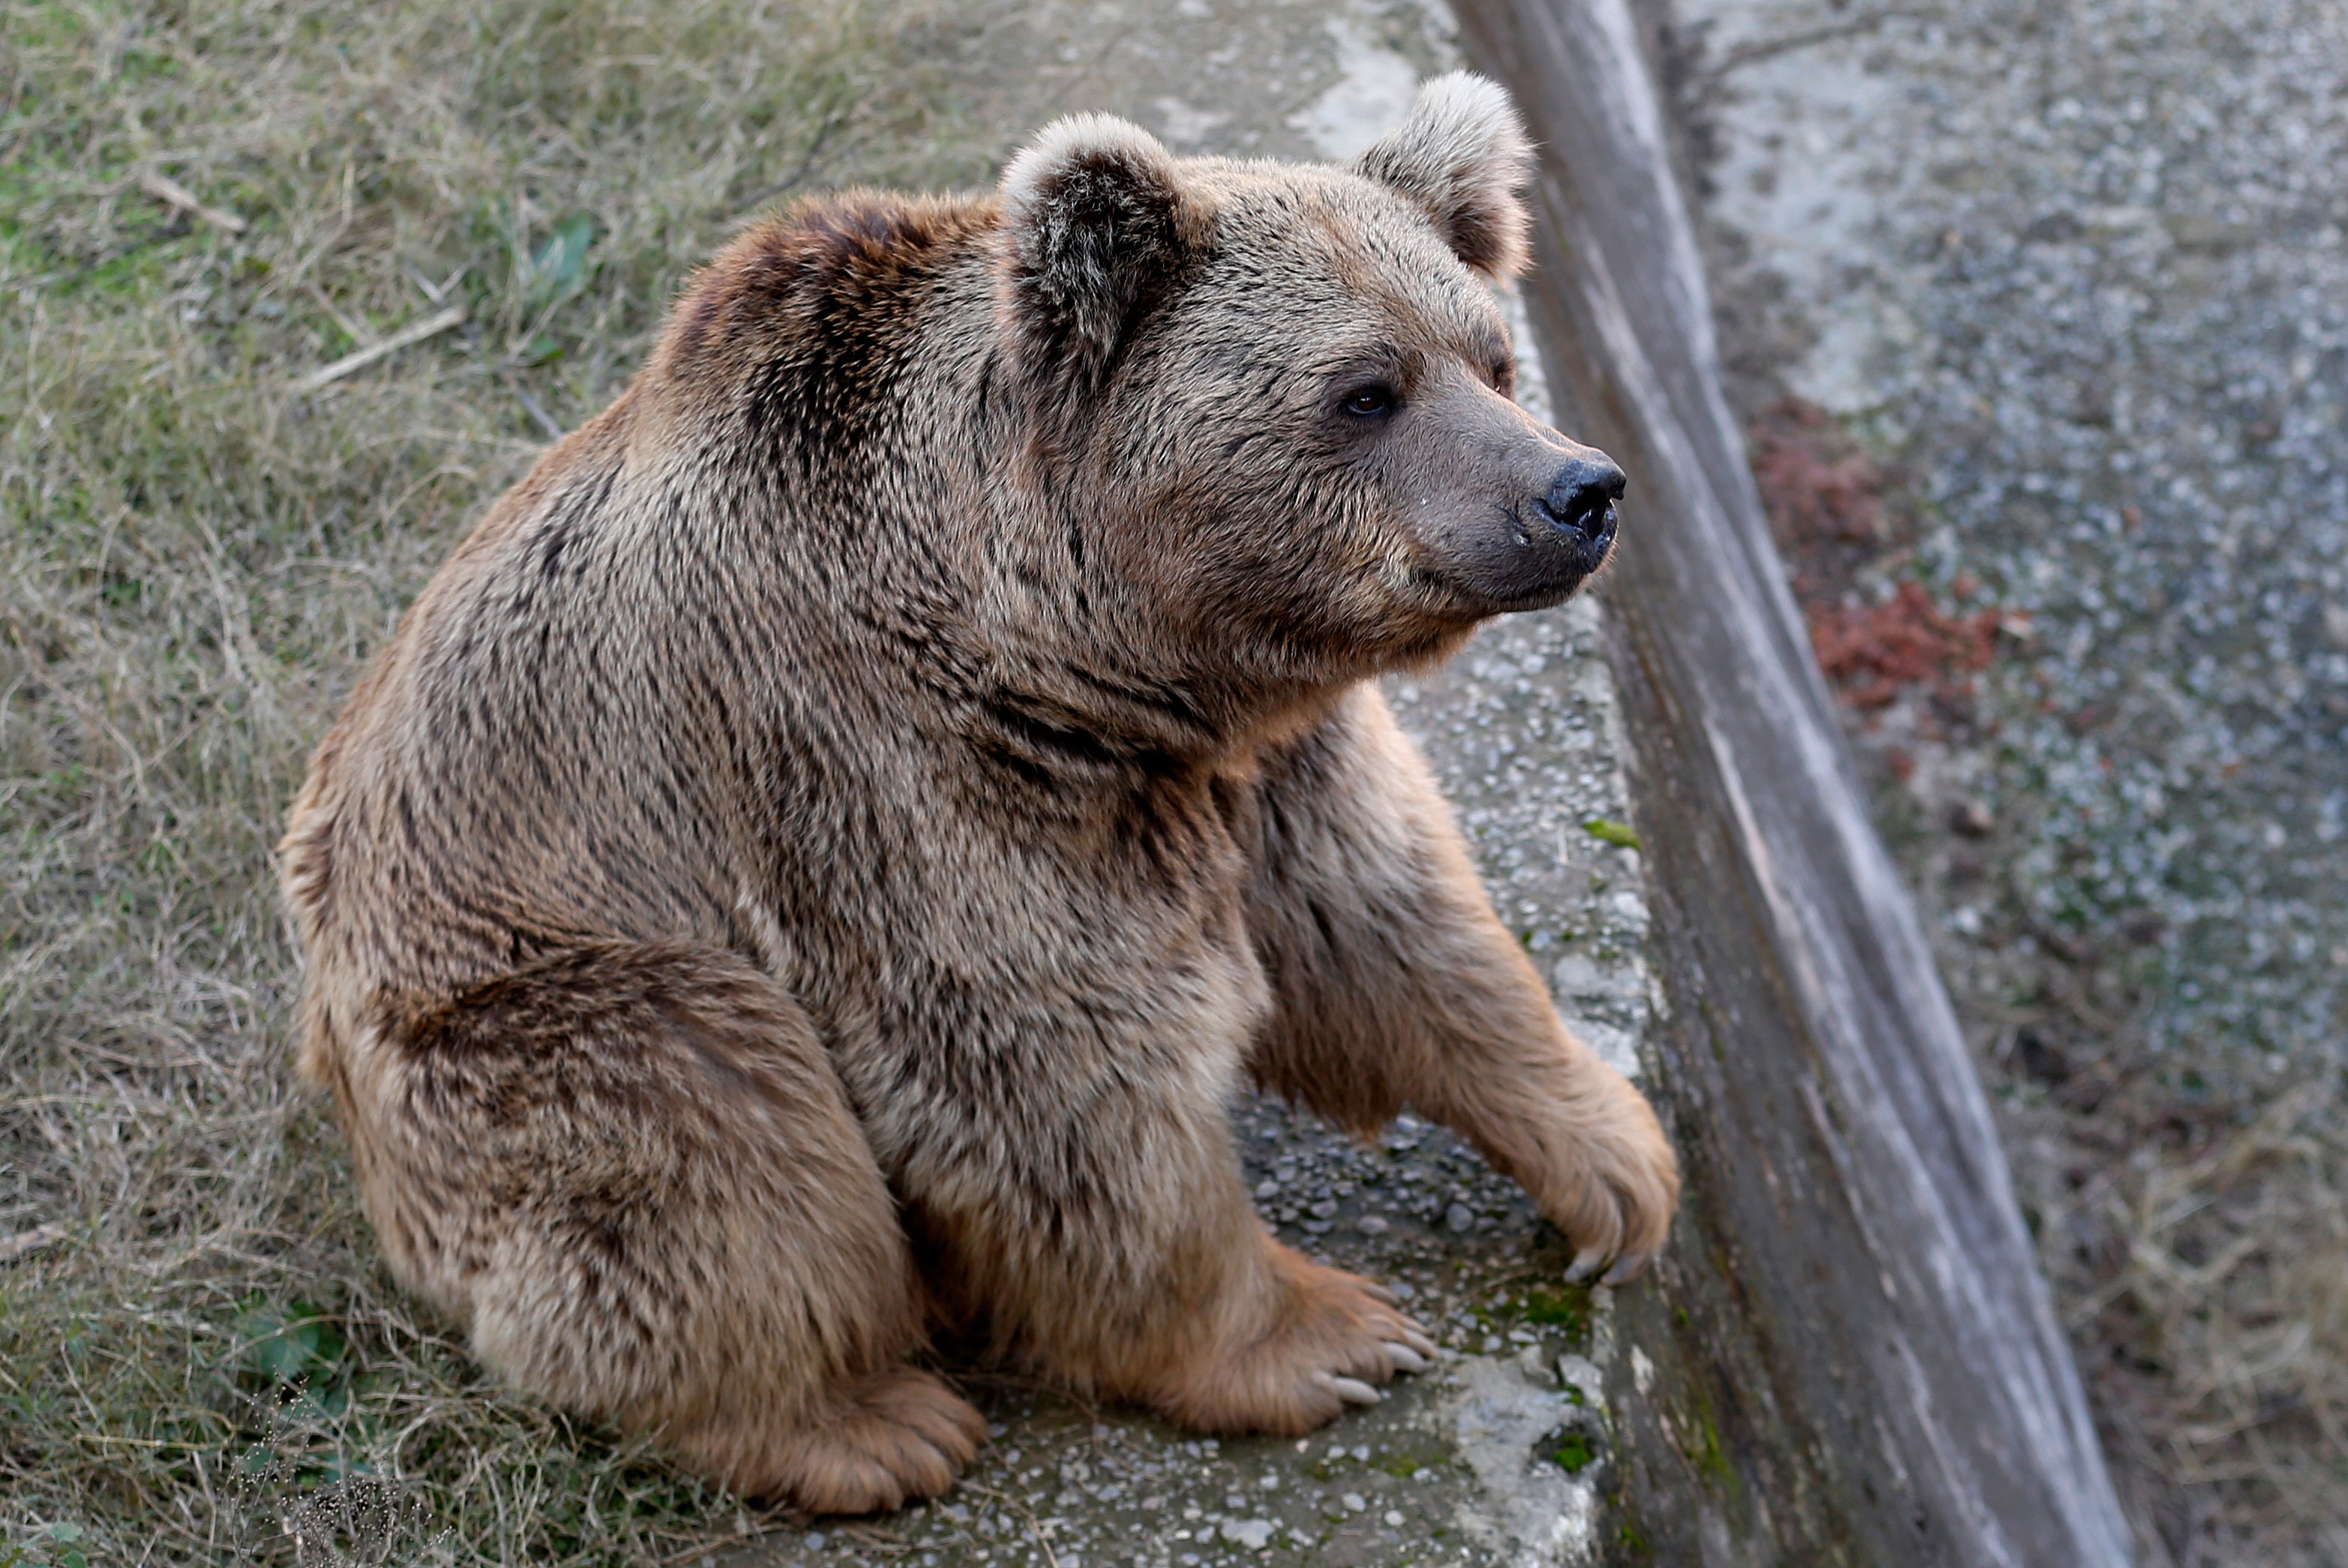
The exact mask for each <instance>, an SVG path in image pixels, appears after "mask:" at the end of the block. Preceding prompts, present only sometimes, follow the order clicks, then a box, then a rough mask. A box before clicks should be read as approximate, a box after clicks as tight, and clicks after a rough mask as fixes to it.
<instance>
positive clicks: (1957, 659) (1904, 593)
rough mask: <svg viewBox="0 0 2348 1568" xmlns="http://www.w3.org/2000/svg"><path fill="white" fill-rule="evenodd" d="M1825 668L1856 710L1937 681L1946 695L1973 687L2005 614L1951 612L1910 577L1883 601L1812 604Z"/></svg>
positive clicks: (1813, 630)
mask: <svg viewBox="0 0 2348 1568" xmlns="http://www.w3.org/2000/svg"><path fill="white" fill-rule="evenodd" d="M1805 609H1806V610H1807V611H1808V614H1809V621H1810V647H1811V649H1812V650H1813V651H1815V652H1816V653H1817V654H1818V668H1819V669H1820V670H1822V671H1825V672H1826V678H1827V679H1828V681H1830V682H1833V683H1834V684H1835V687H1836V688H1837V689H1838V691H1839V692H1841V693H1842V697H1843V701H1845V702H1849V704H1850V705H1851V706H1852V707H1854V708H1887V707H1890V705H1891V704H1892V703H1893V702H1897V701H1898V700H1899V697H1900V692H1901V691H1903V690H1904V689H1906V688H1907V687H1910V686H1915V685H1921V684H1923V683H1926V682H1930V683H1931V685H1932V686H1933V687H1934V688H1936V689H1937V690H1939V691H1940V692H1941V695H1943V696H1950V697H1954V696H1957V695H1960V694H1961V693H1962V692H1963V691H1964V690H1965V689H1967V688H1969V687H1970V685H1971V682H1970V681H1969V680H1967V679H1966V677H1968V676H1970V675H1971V674H1972V672H1973V671H1977V670H1984V669H1987V668H1988V667H1989V661H1990V658H1991V656H1992V655H1993V654H1994V653H1995V652H1996V651H1997V633H1998V630H1999V628H2000V627H2001V626H2002V625H2003V623H2004V618H2003V616H2001V615H2000V614H1999V613H1998V612H1997V611H1996V610H1978V611H1976V612H1975V613H1973V614H1972V615H1964V616H1958V615H1952V614H1950V613H1949V612H1948V611H1946V610H1942V609H1941V607H1940V606H1939V605H1937V604H1934V603H1933V602H1932V596H1931V594H1930V593H1928V592H1926V591H1925V589H1924V585H1923V584H1922V583H1920V582H1903V583H1901V584H1900V587H1899V589H1898V591H1896V592H1895V593H1893V594H1892V596H1891V597H1890V599H1889V600H1885V601H1884V602H1882V603H1880V604H1863V605H1808V606H1805Z"/></svg>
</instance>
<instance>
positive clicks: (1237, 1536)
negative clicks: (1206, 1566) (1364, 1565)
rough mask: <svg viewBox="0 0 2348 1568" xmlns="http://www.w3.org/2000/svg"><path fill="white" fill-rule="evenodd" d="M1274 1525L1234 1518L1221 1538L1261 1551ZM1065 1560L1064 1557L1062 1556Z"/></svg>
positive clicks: (1229, 1521)
mask: <svg viewBox="0 0 2348 1568" xmlns="http://www.w3.org/2000/svg"><path fill="white" fill-rule="evenodd" d="M1274 1528H1275V1526H1274V1525H1273V1524H1272V1521H1271V1520H1269V1519H1234V1520H1228V1521H1226V1522H1224V1524H1223V1539H1224V1540H1226V1541H1231V1542H1238V1543H1239V1544H1240V1545H1241V1546H1244V1547H1246V1548H1247V1549H1248V1550H1249V1551H1251V1552H1261V1551H1262V1550H1263V1549H1264V1548H1265V1547H1267V1546H1269V1545H1271V1544H1272V1531H1273V1529H1274ZM1061 1561H1062V1562H1064V1563H1065V1562H1066V1561H1067V1559H1066V1558H1065V1557H1064V1558H1062V1559H1061Z"/></svg>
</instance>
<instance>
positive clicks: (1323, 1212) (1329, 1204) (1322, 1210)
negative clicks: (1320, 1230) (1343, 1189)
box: [1313, 1198, 1337, 1220]
mask: <svg viewBox="0 0 2348 1568" xmlns="http://www.w3.org/2000/svg"><path fill="white" fill-rule="evenodd" d="M1336 1213H1337V1200H1336V1199H1334V1198H1323V1199H1322V1200H1321V1201H1320V1202H1319V1203H1317V1204H1313V1218H1314V1219H1316V1220H1325V1219H1332V1218H1334V1217H1335V1215H1336Z"/></svg>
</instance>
